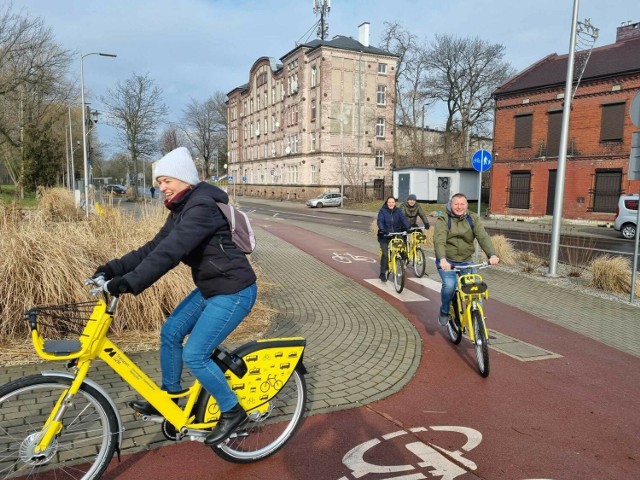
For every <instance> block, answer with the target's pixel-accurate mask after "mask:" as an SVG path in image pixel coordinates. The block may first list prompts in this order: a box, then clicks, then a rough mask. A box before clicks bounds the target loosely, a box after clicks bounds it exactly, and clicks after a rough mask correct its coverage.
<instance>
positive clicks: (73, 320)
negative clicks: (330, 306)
mask: <svg viewBox="0 0 640 480" xmlns="http://www.w3.org/2000/svg"><path fill="white" fill-rule="evenodd" d="M91 283H93V285H94V286H95V285H97V283H95V281H91ZM94 290H95V289H94ZM117 305H118V298H117V297H111V298H108V297H107V296H106V295H105V298H104V299H100V300H98V301H97V302H85V303H77V304H72V305H58V306H48V307H34V308H31V309H30V310H29V311H28V312H27V313H26V314H25V316H26V319H27V321H28V322H29V326H30V328H31V338H32V341H33V345H34V347H35V349H36V351H37V353H38V354H39V355H40V357H42V358H43V359H45V360H55V361H59V360H62V361H65V362H67V371H43V372H41V373H40V374H37V375H32V376H28V377H24V378H20V379H18V380H14V381H12V382H9V383H7V384H6V385H4V386H2V387H0V479H6V478H12V479H15V478H25V479H26V478H29V479H45V478H47V479H49V478H51V479H85V480H88V479H96V478H100V476H101V475H102V474H103V473H104V471H105V469H106V468H107V466H108V464H109V462H110V461H111V458H112V456H113V454H114V453H116V452H117V453H118V458H119V457H120V445H121V442H122V435H123V432H124V430H125V428H124V424H123V422H122V419H121V418H120V414H119V413H118V408H117V406H116V404H115V402H114V401H113V399H112V398H111V397H110V396H109V394H108V393H107V392H106V391H105V390H104V389H103V388H102V387H101V386H100V385H99V384H98V383H96V382H95V381H93V380H91V379H89V378H88V375H89V373H90V367H91V365H92V363H93V361H94V360H96V359H97V358H99V359H101V360H102V361H104V362H105V363H106V364H107V365H108V366H109V367H111V368H112V369H113V370H114V371H115V372H116V373H117V374H118V375H120V376H121V377H122V379H123V380H124V381H125V382H126V383H128V384H129V385H130V386H131V388H132V389H133V390H135V391H136V392H137V393H138V394H139V395H140V396H142V397H143V398H144V399H145V400H147V401H148V402H150V403H151V405H153V406H154V407H155V408H156V409H157V410H158V411H159V412H160V413H161V415H162V416H146V415H141V414H139V413H137V412H136V413H135V414H134V415H136V418H138V419H143V420H150V421H154V422H157V423H161V424H162V432H163V434H164V435H165V437H166V438H168V439H170V440H181V439H185V440H192V441H200V442H202V441H203V440H204V438H205V436H206V435H207V434H208V433H209V432H210V431H211V429H212V428H213V427H214V426H215V424H216V422H217V420H218V418H219V416H220V412H219V409H218V405H217V404H216V400H215V398H213V397H212V396H211V395H210V394H209V393H208V392H207V391H206V390H205V389H203V388H202V387H201V385H200V382H198V381H197V380H196V381H195V382H194V383H193V385H191V386H190V387H189V388H188V389H187V390H185V391H184V392H183V393H180V394H169V393H167V392H165V391H163V390H161V389H160V388H159V387H158V386H157V385H156V384H155V383H154V381H153V380H151V379H150V378H149V377H148V376H147V375H146V374H145V373H144V372H143V371H142V370H141V369H140V367H138V366H137V365H136V364H135V363H134V362H133V361H132V360H131V359H130V358H129V357H128V356H127V355H125V353H124V352H123V351H122V350H120V349H119V348H118V347H117V346H116V345H115V344H114V343H113V342H112V341H111V340H109V338H107V332H108V330H109V326H110V324H111V321H112V318H113V316H114V314H115V312H116V307H117ZM76 332H79V333H76ZM50 337H53V338H55V339H50ZM56 337H57V338H56ZM61 337H62V338H61ZM305 345H306V343H305V340H304V339H303V338H300V337H291V338H273V339H265V340H257V341H251V342H248V343H246V344H244V345H241V346H240V347H238V348H236V349H235V350H234V351H233V352H229V351H227V350H226V349H225V348H222V347H220V348H218V349H216V350H215V352H213V354H212V355H213V359H214V361H215V362H216V363H217V364H218V365H219V366H220V368H222V369H223V371H225V376H226V378H227V380H228V382H229V385H230V386H231V388H232V389H233V391H234V392H235V393H236V394H237V395H238V399H239V402H240V404H241V405H242V407H243V408H244V409H245V410H246V411H247V414H248V416H249V421H248V422H247V423H245V424H244V425H243V426H242V427H240V428H239V429H238V430H236V431H235V432H234V433H233V434H232V435H231V437H230V438H228V439H227V440H225V441H223V442H222V443H220V444H219V445H216V446H214V447H212V448H213V451H214V452H215V453H216V454H218V455H219V456H220V457H222V458H223V459H225V460H227V461H230V462H235V463H249V462H254V461H257V460H261V459H263V458H266V457H268V456H269V455H272V454H273V453H275V452H276V451H278V450H279V449H280V448H282V447H283V446H284V444H285V443H286V442H287V441H288V440H289V438H290V437H291V435H292V434H293V433H294V431H295V430H296V427H297V426H298V425H299V423H300V421H301V420H302V418H303V414H304V410H305V403H306V398H307V390H306V383H305V379H304V374H305V373H306V371H305V368H304V365H303V363H302V357H303V353H304V349H305ZM179 404H182V405H183V406H179Z"/></svg>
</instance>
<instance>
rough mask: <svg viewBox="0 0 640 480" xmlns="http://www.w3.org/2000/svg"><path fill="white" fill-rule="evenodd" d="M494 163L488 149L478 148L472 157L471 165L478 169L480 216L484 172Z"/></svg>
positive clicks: (479, 211)
mask: <svg viewBox="0 0 640 480" xmlns="http://www.w3.org/2000/svg"><path fill="white" fill-rule="evenodd" d="M492 163H493V159H492V157H491V153H489V152H488V151H486V150H478V151H476V152H475V153H474V154H473V156H472V157H471V166H472V167H473V168H474V169H476V170H477V171H478V216H480V213H481V208H480V204H481V202H482V172H484V171H485V170H489V169H490V168H491V165H492Z"/></svg>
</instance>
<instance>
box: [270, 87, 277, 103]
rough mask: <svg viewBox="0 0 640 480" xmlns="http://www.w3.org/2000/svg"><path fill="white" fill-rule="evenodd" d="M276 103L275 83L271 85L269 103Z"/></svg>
mask: <svg viewBox="0 0 640 480" xmlns="http://www.w3.org/2000/svg"><path fill="white" fill-rule="evenodd" d="M275 103H276V87H275V85H274V86H273V87H271V105H275Z"/></svg>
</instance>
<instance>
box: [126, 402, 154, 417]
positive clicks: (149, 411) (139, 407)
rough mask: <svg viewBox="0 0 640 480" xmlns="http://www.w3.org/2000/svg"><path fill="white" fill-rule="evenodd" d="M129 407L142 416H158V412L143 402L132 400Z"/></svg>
mask: <svg viewBox="0 0 640 480" xmlns="http://www.w3.org/2000/svg"><path fill="white" fill-rule="evenodd" d="M129 406H130V407H131V408H133V409H134V410H135V411H136V412H138V413H140V414H142V415H160V412H159V411H158V410H156V408H155V407H154V406H153V405H151V404H150V403H149V402H147V401H145V400H134V401H133V402H129Z"/></svg>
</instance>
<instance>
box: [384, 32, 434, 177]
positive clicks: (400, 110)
mask: <svg viewBox="0 0 640 480" xmlns="http://www.w3.org/2000/svg"><path fill="white" fill-rule="evenodd" d="M380 47H381V48H383V49H385V50H387V51H388V52H390V53H393V54H395V55H397V56H398V65H397V68H396V71H395V77H396V98H395V99H394V100H395V104H396V119H395V120H396V123H397V124H399V125H402V126H403V127H405V128H406V129H408V130H409V140H410V142H409V155H410V156H412V157H413V158H412V160H413V162H415V161H416V160H418V159H420V160H423V156H424V153H423V152H424V145H423V144H422V138H423V136H422V135H419V133H420V132H421V130H422V128H423V127H424V125H423V124H424V115H423V114H424V109H425V107H426V105H428V104H429V103H432V102H433V101H434V100H433V99H432V98H429V97H427V95H426V93H425V92H424V90H423V88H422V82H423V81H424V78H425V76H426V74H427V58H426V50H427V47H426V46H425V45H424V43H421V42H420V41H419V40H418V38H417V37H416V36H415V35H414V34H412V33H410V32H408V31H406V30H404V29H403V28H402V27H401V26H400V25H398V24H397V23H387V22H385V30H384V31H383V32H382V40H381V45H380ZM393 139H394V150H395V151H396V152H398V145H397V143H396V142H397V140H398V135H394V137H393ZM396 155H397V153H396ZM401 160H402V159H400V158H396V159H395V163H396V166H398V165H399V163H401ZM413 162H412V163H413Z"/></svg>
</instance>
